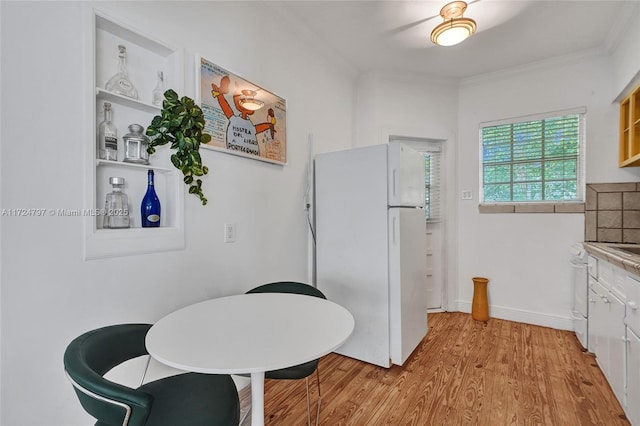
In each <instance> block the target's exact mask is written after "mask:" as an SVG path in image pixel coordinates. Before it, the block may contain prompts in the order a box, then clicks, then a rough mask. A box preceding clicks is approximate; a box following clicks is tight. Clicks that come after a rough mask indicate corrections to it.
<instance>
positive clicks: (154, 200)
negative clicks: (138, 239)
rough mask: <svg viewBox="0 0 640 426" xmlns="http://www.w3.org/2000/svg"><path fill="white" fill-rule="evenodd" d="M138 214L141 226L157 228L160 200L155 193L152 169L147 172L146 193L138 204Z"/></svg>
mask: <svg viewBox="0 0 640 426" xmlns="http://www.w3.org/2000/svg"><path fill="white" fill-rule="evenodd" d="M140 216H141V217H142V227H143V228H157V227H159V226H160V200H159V199H158V196H157V195H156V190H155V188H154V183H153V170H149V171H148V172H147V193H146V194H144V198H143V199H142V204H141V205H140Z"/></svg>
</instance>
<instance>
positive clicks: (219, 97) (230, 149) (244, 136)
mask: <svg viewBox="0 0 640 426" xmlns="http://www.w3.org/2000/svg"><path fill="white" fill-rule="evenodd" d="M195 68H196V70H195V71H196V99H195V100H196V103H198V105H200V108H202V111H203V113H204V118H205V128H204V131H205V132H206V133H208V134H210V135H211V142H209V143H207V144H203V145H201V147H203V148H207V149H212V150H215V151H222V152H225V153H228V154H234V155H239V156H242V157H246V158H252V159H255V160H260V161H266V162H269V163H275V164H282V165H285V164H287V135H286V124H287V108H286V101H285V99H283V98H281V97H280V96H278V95H276V94H274V93H272V92H270V91H268V90H266V89H264V88H262V87H260V86H258V85H256V84H253V83H252V82H250V81H248V80H246V79H244V78H242V77H240V76H238V75H237V74H234V73H233V72H231V71H229V70H227V69H225V68H223V67H221V66H219V65H216V64H214V63H213V62H211V61H209V60H208V59H206V58H204V57H202V56H201V55H199V54H196V67H195ZM252 102H257V104H260V103H262V106H261V107H260V108H258V109H256V110H252V109H249V107H250V106H251V103H252ZM254 105H255V104H254ZM256 106H258V105H255V106H254V108H255V107H256Z"/></svg>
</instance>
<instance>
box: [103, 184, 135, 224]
mask: <svg viewBox="0 0 640 426" xmlns="http://www.w3.org/2000/svg"><path fill="white" fill-rule="evenodd" d="M109 183H110V184H111V186H112V187H113V191H112V192H111V193H109V194H107V200H106V202H105V204H104V221H103V224H102V226H103V228H105V229H120V228H128V227H129V225H130V220H129V198H128V197H127V194H125V193H124V192H122V188H123V187H124V178H122V177H110V178H109Z"/></svg>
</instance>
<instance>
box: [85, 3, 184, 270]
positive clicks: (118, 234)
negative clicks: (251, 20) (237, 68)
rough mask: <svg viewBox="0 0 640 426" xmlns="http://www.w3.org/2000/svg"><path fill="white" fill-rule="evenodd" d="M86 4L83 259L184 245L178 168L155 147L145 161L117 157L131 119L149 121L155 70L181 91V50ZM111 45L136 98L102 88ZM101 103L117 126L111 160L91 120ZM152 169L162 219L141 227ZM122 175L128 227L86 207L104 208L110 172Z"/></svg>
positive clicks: (154, 111) (153, 111)
mask: <svg viewBox="0 0 640 426" xmlns="http://www.w3.org/2000/svg"><path fill="white" fill-rule="evenodd" d="M85 10H86V20H87V25H86V32H87V37H86V38H87V40H91V42H89V43H87V46H88V47H87V50H88V51H87V52H86V56H85V57H86V58H89V60H90V63H88V64H87V68H88V70H89V71H88V75H87V79H86V80H87V82H88V83H87V86H88V87H87V102H88V108H87V114H89V116H88V117H87V120H85V122H86V124H87V131H86V140H85V141H84V143H85V147H84V148H85V153H86V155H85V162H86V165H87V167H86V173H85V206H84V207H85V208H86V210H85V209H83V212H85V211H86V212H88V214H84V216H85V217H84V221H85V258H87V259H93V258H100V257H110V256H124V255H130V254H138V253H149V252H155V251H166V250H176V249H181V248H183V247H184V183H183V182H182V175H181V173H180V172H179V171H178V170H177V169H175V168H174V167H173V166H172V165H171V162H170V160H169V157H170V154H169V151H168V149H167V148H165V147H162V148H161V149H159V150H158V151H157V152H156V154H154V155H152V156H151V158H150V163H151V164H150V165H148V166H147V165H139V164H132V163H124V162H122V159H123V157H124V155H123V145H124V143H123V139H122V137H123V136H124V135H125V134H127V133H128V132H129V131H128V126H129V125H130V124H140V125H142V126H143V127H145V129H146V127H147V126H148V124H149V123H150V122H151V120H152V119H153V117H154V116H155V115H158V114H159V113H160V108H159V107H156V106H154V105H152V104H151V98H152V91H153V89H154V87H155V85H156V78H157V71H162V72H163V74H164V77H165V78H164V80H165V87H166V88H167V89H168V88H172V89H174V90H175V91H176V92H178V93H181V92H182V86H183V66H184V65H183V53H182V49H178V48H175V47H171V46H169V45H167V44H165V43H162V42H159V41H157V40H155V39H154V38H153V37H150V36H148V35H143V34H140V33H139V32H137V31H135V30H134V29H133V28H135V27H132V26H130V25H127V24H124V23H122V22H120V21H119V20H118V19H115V18H113V17H110V16H107V15H106V14H104V13H103V12H100V11H97V10H95V9H92V8H91V7H90V6H86V7H85ZM118 45H124V46H125V47H126V49H127V59H128V69H129V76H130V79H131V81H132V82H133V84H134V85H135V86H136V88H137V91H138V99H137V100H136V99H131V98H128V97H125V96H121V95H117V94H114V93H111V92H109V91H107V90H105V89H104V87H105V83H106V82H107V80H108V79H109V78H110V77H111V76H112V75H114V74H115V73H116V71H117V61H118ZM104 102H110V103H111V105H112V111H113V114H112V115H113V119H112V121H113V123H114V124H115V126H116V127H117V129H118V161H106V160H99V159H98V155H97V146H96V142H97V137H96V134H97V127H98V124H99V123H100V122H101V121H102V119H103V105H104ZM148 169H153V170H154V172H155V190H156V193H157V194H158V198H159V199H160V203H161V206H162V215H161V224H160V225H161V226H160V227H159V228H141V219H140V203H141V201H142V198H143V196H144V193H145V191H146V187H147V170H148ZM112 176H118V177H124V178H125V187H124V190H123V191H124V192H125V193H126V194H127V195H128V198H129V212H130V216H131V228H129V229H103V226H102V222H103V216H101V215H100V214H95V213H93V214H91V213H92V212H100V210H101V209H103V208H104V202H105V197H106V194H107V193H109V192H111V186H110V185H109V177H112Z"/></svg>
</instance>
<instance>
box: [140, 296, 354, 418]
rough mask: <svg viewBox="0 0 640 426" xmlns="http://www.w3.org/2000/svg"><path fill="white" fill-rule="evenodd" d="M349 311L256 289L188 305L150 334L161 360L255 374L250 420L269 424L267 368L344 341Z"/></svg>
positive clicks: (323, 351) (215, 370)
mask: <svg viewBox="0 0 640 426" xmlns="http://www.w3.org/2000/svg"><path fill="white" fill-rule="evenodd" d="M354 324H355V322H354V319H353V316H352V315H351V313H349V311H347V310H346V309H345V308H343V307H342V306H340V305H337V304H335V303H333V302H331V301H328V300H325V299H321V298H317V297H312V296H305V295H298V294H289V293H255V294H242V295H236V296H228V297H221V298H218V299H211V300H207V301H204V302H200V303H197V304H195V305H191V306H187V307H185V308H182V309H180V310H178V311H175V312H173V313H171V314H169V315H167V316H166V317H164V318H162V319H161V320H160V321H158V322H157V323H156V324H154V325H153V326H152V327H151V329H150V330H149V332H148V333H147V337H146V346H147V350H148V351H149V354H150V355H151V356H152V357H153V358H154V359H156V360H157V361H159V362H161V363H163V364H166V365H169V366H171V367H174V368H178V369H181V370H185V371H192V372H198V373H208V374H242V373H250V374H251V401H252V402H251V404H252V416H251V424H252V425H254V426H255V425H264V373H265V372H266V371H272V370H278V369H281V368H286V367H291V366H294V365H298V364H302V363H304V362H308V361H311V360H314V359H317V358H320V357H321V356H323V355H326V354H328V353H330V352H332V351H333V350H335V349H336V348H338V347H339V346H340V345H342V344H343V343H344V342H345V341H346V340H347V338H348V337H349V336H350V335H351V333H352V332H353V328H354Z"/></svg>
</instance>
